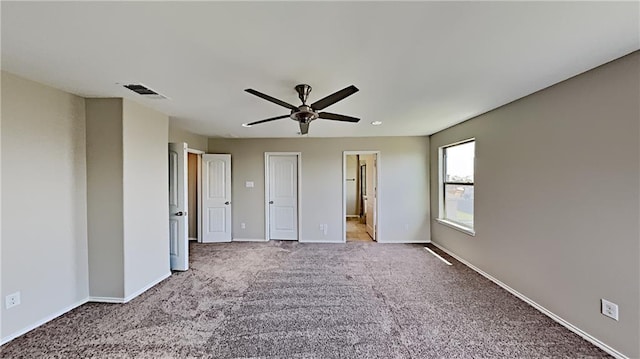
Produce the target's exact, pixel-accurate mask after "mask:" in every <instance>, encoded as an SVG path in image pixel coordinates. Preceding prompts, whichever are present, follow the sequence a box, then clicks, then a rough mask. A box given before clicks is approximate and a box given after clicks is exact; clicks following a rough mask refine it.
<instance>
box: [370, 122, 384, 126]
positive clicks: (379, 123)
mask: <svg viewBox="0 0 640 359" xmlns="http://www.w3.org/2000/svg"><path fill="white" fill-rule="evenodd" d="M371 124H372V125H374V126H380V125H382V121H372V122H371Z"/></svg>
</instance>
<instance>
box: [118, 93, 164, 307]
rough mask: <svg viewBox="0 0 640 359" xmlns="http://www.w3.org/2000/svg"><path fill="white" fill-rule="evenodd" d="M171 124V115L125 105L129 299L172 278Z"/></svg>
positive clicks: (124, 146) (125, 221) (125, 237)
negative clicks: (169, 138) (169, 157)
mask: <svg viewBox="0 0 640 359" xmlns="http://www.w3.org/2000/svg"><path fill="white" fill-rule="evenodd" d="M168 122H169V118H168V117H167V116H166V115H164V114H161V113H159V112H155V111H153V110H150V109H148V108H146V107H143V106H141V105H138V104H137V103H135V102H132V101H129V100H126V99H125V100H124V105H123V140H122V142H123V153H124V160H123V163H122V167H123V179H122V183H123V195H124V270H125V273H124V274H125V276H124V278H125V286H124V291H125V297H128V296H130V295H132V294H134V293H136V292H139V291H140V290H141V289H144V288H145V287H146V286H148V285H149V284H150V283H156V282H157V281H159V280H161V279H163V278H164V277H166V276H168V275H169V273H170V271H169V197H168V193H169V185H168V173H169V167H168V166H169V165H168V149H167V136H168Z"/></svg>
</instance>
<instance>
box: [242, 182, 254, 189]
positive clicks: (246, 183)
mask: <svg viewBox="0 0 640 359" xmlns="http://www.w3.org/2000/svg"><path fill="white" fill-rule="evenodd" d="M244 186H245V187H247V188H253V181H246V182H245V183H244Z"/></svg>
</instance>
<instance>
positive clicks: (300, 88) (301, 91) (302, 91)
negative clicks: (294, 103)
mask: <svg viewBox="0 0 640 359" xmlns="http://www.w3.org/2000/svg"><path fill="white" fill-rule="evenodd" d="M295 89H296V92H298V98H299V99H300V101H302V104H303V105H306V104H307V98H309V93H311V86H309V85H307V84H300V85H297V86H296V87H295Z"/></svg>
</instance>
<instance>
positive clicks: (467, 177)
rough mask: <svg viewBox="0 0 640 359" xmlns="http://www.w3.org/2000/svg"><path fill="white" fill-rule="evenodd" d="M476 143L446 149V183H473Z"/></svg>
mask: <svg viewBox="0 0 640 359" xmlns="http://www.w3.org/2000/svg"><path fill="white" fill-rule="evenodd" d="M475 147H476V143H475V141H471V142H467V143H463V144H460V145H456V146H451V147H447V148H445V149H444V150H445V160H446V163H445V170H446V171H447V172H446V175H445V178H444V180H445V182H465V183H473V159H474V154H475Z"/></svg>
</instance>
